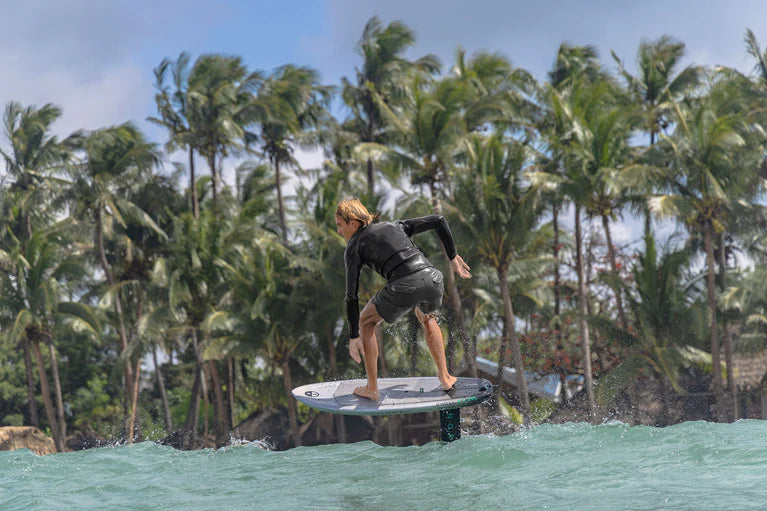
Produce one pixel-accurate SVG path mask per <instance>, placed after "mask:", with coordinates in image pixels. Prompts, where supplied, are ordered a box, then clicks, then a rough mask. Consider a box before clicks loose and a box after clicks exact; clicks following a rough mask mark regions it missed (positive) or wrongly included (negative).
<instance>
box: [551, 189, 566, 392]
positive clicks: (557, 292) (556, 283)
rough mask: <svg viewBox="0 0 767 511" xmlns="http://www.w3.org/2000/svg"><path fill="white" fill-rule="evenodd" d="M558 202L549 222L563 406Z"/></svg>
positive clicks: (563, 375)
mask: <svg viewBox="0 0 767 511" xmlns="http://www.w3.org/2000/svg"><path fill="white" fill-rule="evenodd" d="M559 207H560V204H559V202H555V203H554V206H553V208H552V211H551V217H552V219H551V223H552V226H553V228H554V244H553V252H554V261H555V262H554V317H555V318H556V325H557V328H556V339H557V345H556V353H557V355H556V359H555V360H556V362H557V363H556V370H557V373H559V381H560V385H561V389H562V391H561V393H560V398H561V399H560V402H559V404H560V405H561V406H564V405H565V404H567V387H566V385H567V373H566V371H565V368H564V363H563V362H561V359H562V357H561V355H562V352H563V350H564V343H563V336H564V334H563V331H562V330H563V329H562V317H561V314H562V297H561V292H562V290H561V280H562V277H561V276H560V271H559V267H560V260H559V249H560V246H559Z"/></svg>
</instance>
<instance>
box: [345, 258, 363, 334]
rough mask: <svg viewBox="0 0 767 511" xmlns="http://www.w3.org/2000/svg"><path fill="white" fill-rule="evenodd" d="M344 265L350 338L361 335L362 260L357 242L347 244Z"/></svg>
mask: <svg viewBox="0 0 767 511" xmlns="http://www.w3.org/2000/svg"><path fill="white" fill-rule="evenodd" d="M344 266H345V267H346V295H345V296H344V301H345V302H346V319H347V321H348V322H349V339H354V338H355V337H359V335H360V310H359V297H358V292H359V281H360V269H361V267H362V261H361V259H360V256H359V252H358V251H357V246H356V244H354V245H347V246H346V251H344Z"/></svg>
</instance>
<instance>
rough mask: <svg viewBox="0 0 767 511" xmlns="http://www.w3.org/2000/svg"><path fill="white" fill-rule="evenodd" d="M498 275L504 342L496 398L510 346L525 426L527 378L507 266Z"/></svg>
mask: <svg viewBox="0 0 767 511" xmlns="http://www.w3.org/2000/svg"><path fill="white" fill-rule="evenodd" d="M496 271H497V274H498V285H499V286H500V287H501V297H502V299H503V318H504V324H505V326H506V340H505V341H504V342H501V351H500V353H499V354H498V370H499V374H500V376H499V378H498V396H499V397H500V396H501V388H502V385H503V377H502V375H503V373H502V371H503V367H504V366H505V358H506V357H505V355H506V347H507V346H508V345H509V344H511V353H512V356H513V358H514V370H515V371H516V373H517V389H518V390H519V402H520V403H522V416H523V417H524V418H525V424H529V423H530V395H529V394H528V393H527V378H525V367H524V363H523V361H522V349H521V348H520V346H519V339H517V333H516V328H515V326H514V308H513V307H512V304H511V293H510V292H509V280H508V266H506V265H504V266H501V267H500V268H497V269H496Z"/></svg>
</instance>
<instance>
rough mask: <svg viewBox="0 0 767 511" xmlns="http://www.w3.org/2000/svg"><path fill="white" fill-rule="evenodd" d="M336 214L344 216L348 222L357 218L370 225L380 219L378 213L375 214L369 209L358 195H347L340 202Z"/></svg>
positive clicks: (363, 223)
mask: <svg viewBox="0 0 767 511" xmlns="http://www.w3.org/2000/svg"><path fill="white" fill-rule="evenodd" d="M336 216H338V217H341V218H343V219H344V220H345V221H346V222H351V221H352V220H357V221H359V222H361V223H362V225H370V224H371V223H372V222H373V221H375V220H377V219H378V215H373V214H372V213H370V211H368V208H366V207H365V205H364V204H362V202H360V200H359V199H358V198H357V197H347V198H345V199H343V200H342V201H341V202H339V203H338V208H336Z"/></svg>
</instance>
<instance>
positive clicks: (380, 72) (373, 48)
mask: <svg viewBox="0 0 767 511" xmlns="http://www.w3.org/2000/svg"><path fill="white" fill-rule="evenodd" d="M414 43H415V37H414V34H413V32H412V30H410V28H408V27H407V26H406V25H404V24H403V23H401V22H398V21H394V22H392V23H390V24H389V25H387V26H386V27H383V24H382V23H381V20H380V19H379V18H378V17H376V16H373V17H372V18H370V19H369V20H368V22H367V24H366V25H365V29H364V30H363V32H362V38H361V39H360V41H359V43H358V44H357V50H358V52H359V53H360V54H361V55H362V59H363V62H362V67H361V68H357V69H356V80H355V83H352V82H351V81H349V79H347V78H342V79H341V83H342V86H343V91H342V98H343V100H344V102H345V103H346V105H347V106H348V107H349V108H350V109H351V117H349V118H348V119H347V120H346V122H345V123H344V124H345V127H346V129H347V130H348V131H351V132H354V133H357V135H358V137H359V142H361V143H377V144H382V143H385V142H386V134H385V128H386V125H387V123H386V120H385V115H384V114H382V112H381V111H380V109H381V104H384V105H386V106H387V107H388V108H390V109H394V110H397V106H398V105H399V103H400V102H401V101H402V100H403V99H404V98H405V97H406V96H407V88H408V83H409V80H410V74H411V72H412V71H420V72H424V73H427V74H434V73H437V72H439V67H440V64H439V60H438V59H437V58H436V57H435V56H433V55H426V56H424V57H421V58H420V59H417V60H416V61H410V60H407V59H406V58H404V56H403V55H404V53H405V51H406V50H407V49H408V48H410V47H411V46H412V45H413V44H414ZM367 184H368V195H369V196H370V197H372V196H373V195H374V193H375V171H374V169H373V159H372V156H371V155H368V156H367Z"/></svg>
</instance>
